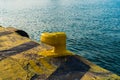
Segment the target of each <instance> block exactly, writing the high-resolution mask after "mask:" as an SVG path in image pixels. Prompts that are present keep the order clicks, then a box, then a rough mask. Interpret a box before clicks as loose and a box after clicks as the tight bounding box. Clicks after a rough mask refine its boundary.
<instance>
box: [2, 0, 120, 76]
mask: <svg viewBox="0 0 120 80" xmlns="http://www.w3.org/2000/svg"><path fill="white" fill-rule="evenodd" d="M0 25H2V26H7V27H9V26H14V27H16V28H18V29H22V30H25V31H26V32H27V33H29V35H30V37H31V38H32V39H33V40H36V41H39V36H40V34H41V33H42V32H46V31H47V32H54V31H64V32H66V33H67V36H68V39H67V47H68V49H69V50H71V51H73V52H75V53H77V54H80V55H82V56H84V57H85V58H87V59H89V60H90V61H92V62H94V63H96V64H98V65H100V66H102V67H104V68H106V69H108V70H110V71H112V72H114V73H117V74H118V75H120V0H0Z"/></svg>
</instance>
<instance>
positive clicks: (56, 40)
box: [41, 32, 72, 56]
mask: <svg viewBox="0 0 120 80" xmlns="http://www.w3.org/2000/svg"><path fill="white" fill-rule="evenodd" d="M41 42H42V43H45V44H48V45H51V46H53V47H54V49H53V50H52V51H48V52H43V54H42V55H44V56H45V55H46V56H64V55H72V53H71V52H69V51H67V50H66V34H65V33H64V32H54V33H47V32H46V33H42V35H41Z"/></svg>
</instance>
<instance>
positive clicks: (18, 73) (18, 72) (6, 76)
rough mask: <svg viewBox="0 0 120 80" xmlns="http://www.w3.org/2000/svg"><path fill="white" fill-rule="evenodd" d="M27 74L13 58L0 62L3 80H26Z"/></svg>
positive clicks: (0, 72)
mask: <svg viewBox="0 0 120 80" xmlns="http://www.w3.org/2000/svg"><path fill="white" fill-rule="evenodd" d="M26 77H27V73H26V72H25V71H24V70H23V69H22V67H21V66H20V65H19V64H18V63H17V62H16V61H14V60H12V59H11V58H6V59H4V60H2V61H0V78H2V80H17V79H21V80H26Z"/></svg>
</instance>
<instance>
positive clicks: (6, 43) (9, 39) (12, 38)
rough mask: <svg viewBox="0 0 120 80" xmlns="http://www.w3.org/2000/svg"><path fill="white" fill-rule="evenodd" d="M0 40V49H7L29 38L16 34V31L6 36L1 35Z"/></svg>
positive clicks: (27, 40)
mask: <svg viewBox="0 0 120 80" xmlns="http://www.w3.org/2000/svg"><path fill="white" fill-rule="evenodd" d="M0 41H1V42H2V43H0V50H7V49H10V48H13V47H16V46H19V45H20V44H23V43H26V42H29V41H30V39H27V38H26V37H22V36H20V35H17V34H16V33H12V34H8V35H6V36H1V37H0Z"/></svg>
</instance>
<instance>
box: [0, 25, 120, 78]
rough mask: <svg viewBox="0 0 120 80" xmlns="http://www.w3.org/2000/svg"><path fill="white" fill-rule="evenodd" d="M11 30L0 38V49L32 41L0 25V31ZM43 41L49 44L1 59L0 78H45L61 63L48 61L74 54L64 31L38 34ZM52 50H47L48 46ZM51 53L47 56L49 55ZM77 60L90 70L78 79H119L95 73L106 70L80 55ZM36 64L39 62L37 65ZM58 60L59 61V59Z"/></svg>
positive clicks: (115, 76)
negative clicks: (41, 76)
mask: <svg viewBox="0 0 120 80" xmlns="http://www.w3.org/2000/svg"><path fill="white" fill-rule="evenodd" d="M9 30H10V31H13V33H12V34H8V35H4V36H1V37H0V51H1V50H8V49H10V48H13V47H16V46H19V45H21V44H24V43H26V42H29V41H31V40H30V39H28V38H25V37H22V36H20V35H18V34H16V33H15V32H14V31H15V29H10V28H9V29H8V28H3V27H0V32H4V31H9ZM41 41H42V43H46V44H48V45H51V46H53V47H54V48H53V47H51V46H48V45H46V44H45V45H39V46H37V47H34V48H32V49H29V50H26V51H24V52H20V53H18V54H15V55H12V56H9V57H7V58H5V59H3V60H1V61H0V80H30V79H31V78H32V77H33V76H34V75H35V74H38V75H45V76H46V79H47V78H48V77H49V76H50V75H52V74H54V72H55V71H56V70H57V68H59V67H60V65H55V64H53V63H50V61H51V58H53V57H60V56H66V55H74V54H73V53H72V52H70V51H68V50H66V35H65V33H63V32H56V33H43V34H42V36H41ZM48 47H49V48H51V49H47V48H48ZM49 56H50V57H49ZM79 59H80V61H82V62H84V63H85V64H87V65H89V66H90V69H89V70H88V71H87V72H86V74H85V75H84V76H83V77H82V79H81V80H120V77H119V76H117V75H116V74H113V73H111V74H109V75H108V76H107V77H105V76H104V75H103V76H101V75H96V74H95V73H102V74H104V73H109V71H108V70H105V69H103V68H101V67H99V66H97V65H95V64H93V63H91V62H90V61H88V60H86V59H84V58H82V57H80V56H79ZM38 63H39V64H40V65H38ZM58 63H59V61H58Z"/></svg>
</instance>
